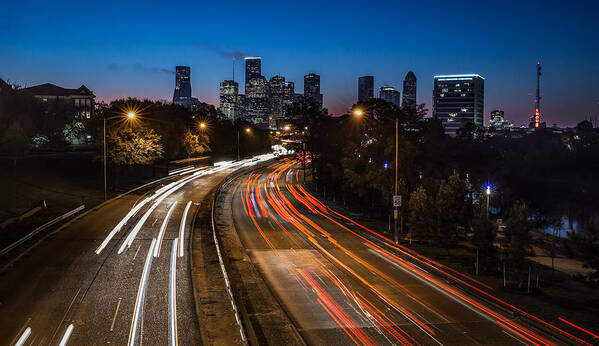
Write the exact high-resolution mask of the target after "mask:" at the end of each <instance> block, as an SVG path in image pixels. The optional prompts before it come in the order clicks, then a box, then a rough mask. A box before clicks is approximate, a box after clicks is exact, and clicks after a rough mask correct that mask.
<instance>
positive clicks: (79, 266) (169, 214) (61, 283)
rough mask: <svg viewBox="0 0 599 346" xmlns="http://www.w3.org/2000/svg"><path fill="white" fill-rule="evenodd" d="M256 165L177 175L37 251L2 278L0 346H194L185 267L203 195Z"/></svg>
mask: <svg viewBox="0 0 599 346" xmlns="http://www.w3.org/2000/svg"><path fill="white" fill-rule="evenodd" d="M256 161H257V159H250V160H244V161H240V162H236V163H226V164H222V165H218V166H215V167H203V168H198V169H193V170H187V171H183V172H180V173H177V174H174V178H173V179H170V180H168V181H166V182H165V183H164V184H163V185H159V186H156V187H154V188H152V189H149V190H146V191H144V192H143V193H142V194H129V195H126V196H124V197H122V198H120V199H118V200H115V201H112V202H110V203H108V204H107V205H105V206H104V207H102V208H100V209H98V210H96V211H93V212H91V213H89V214H88V215H86V216H84V217H82V218H81V219H79V220H76V221H75V222H73V223H72V224H70V225H69V226H68V227H66V228H65V229H63V230H62V231H60V232H59V233H57V234H56V235H55V236H53V237H52V239H48V240H46V241H44V242H42V243H41V244H39V245H38V246H36V247H34V248H33V249H32V250H31V251H29V252H28V254H27V255H25V256H23V257H21V258H20V259H18V260H17V261H15V262H14V264H13V265H12V266H10V267H8V268H6V269H5V270H4V272H3V273H2V274H1V276H0V342H1V343H2V344H15V343H17V344H20V345H59V344H62V343H61V342H62V341H64V342H65V343H64V344H69V345H106V344H117V345H125V344H132V345H133V344H136V345H143V344H146V345H168V344H177V343H178V344H181V345H198V344H201V337H200V330H199V324H198V323H201V321H198V319H197V316H196V313H195V302H194V298H193V295H192V289H191V274H190V268H189V265H190V261H189V253H188V248H189V247H188V245H189V230H190V225H191V222H192V219H193V216H194V213H195V211H196V210H197V208H198V203H199V202H200V201H202V200H203V199H204V196H205V195H206V193H207V192H209V191H210V190H211V189H212V188H213V187H214V186H216V185H217V184H218V183H220V181H221V180H222V179H223V177H224V176H225V175H227V174H228V173H230V172H232V171H233V170H235V169H237V168H239V167H241V166H243V165H251V164H254V163H256ZM181 240H183V241H181Z"/></svg>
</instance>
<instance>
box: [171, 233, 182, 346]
mask: <svg viewBox="0 0 599 346" xmlns="http://www.w3.org/2000/svg"><path fill="white" fill-rule="evenodd" d="M168 317H169V323H168V336H169V339H168V341H169V343H168V344H169V346H177V345H178V344H179V337H178V335H177V238H175V239H173V246H172V250H171V269H170V275H169V285H168Z"/></svg>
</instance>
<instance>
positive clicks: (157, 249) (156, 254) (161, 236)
mask: <svg viewBox="0 0 599 346" xmlns="http://www.w3.org/2000/svg"><path fill="white" fill-rule="evenodd" d="M176 205H177V201H175V202H174V203H173V204H172V205H171V207H170V208H169V209H168V212H167V213H166V216H165V217H164V221H162V225H161V226H160V233H158V245H157V246H156V247H155V248H154V257H159V256H160V248H161V247H162V239H164V232H165V231H166V226H167V225H168V220H169V219H170V218H171V214H172V213H173V210H175V206H176Z"/></svg>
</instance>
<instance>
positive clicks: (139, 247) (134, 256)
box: [133, 244, 141, 261]
mask: <svg viewBox="0 0 599 346" xmlns="http://www.w3.org/2000/svg"><path fill="white" fill-rule="evenodd" d="M139 249H141V244H139V246H138V247H137V250H135V255H133V260H134V261H135V258H136V257H137V253H138V252H139Z"/></svg>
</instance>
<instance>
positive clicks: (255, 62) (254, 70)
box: [245, 56, 262, 85]
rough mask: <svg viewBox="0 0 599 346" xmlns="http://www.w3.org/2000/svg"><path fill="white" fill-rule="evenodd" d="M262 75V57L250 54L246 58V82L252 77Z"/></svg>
mask: <svg viewBox="0 0 599 346" xmlns="http://www.w3.org/2000/svg"><path fill="white" fill-rule="evenodd" d="M260 76H262V58H261V57H259V56H249V57H247V58H245V84H246V85H247V84H248V82H249V81H250V79H252V78H257V77H260Z"/></svg>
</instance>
